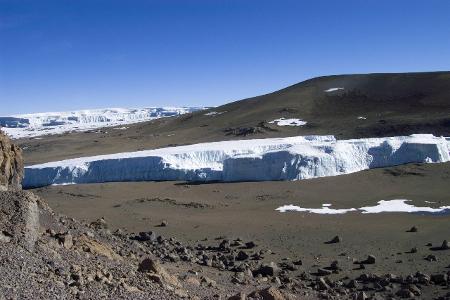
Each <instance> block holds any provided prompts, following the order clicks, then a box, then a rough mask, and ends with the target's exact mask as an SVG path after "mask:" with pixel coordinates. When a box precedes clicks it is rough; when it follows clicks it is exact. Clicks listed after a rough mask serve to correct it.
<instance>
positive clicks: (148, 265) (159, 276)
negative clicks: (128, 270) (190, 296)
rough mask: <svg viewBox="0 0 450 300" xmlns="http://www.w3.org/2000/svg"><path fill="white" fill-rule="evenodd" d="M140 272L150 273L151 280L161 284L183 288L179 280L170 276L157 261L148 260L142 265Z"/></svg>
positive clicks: (140, 265)
mask: <svg viewBox="0 0 450 300" xmlns="http://www.w3.org/2000/svg"><path fill="white" fill-rule="evenodd" d="M138 271H140V272H143V273H150V274H149V278H150V279H152V280H153V281H156V282H158V283H160V284H164V283H166V284H169V285H171V286H174V287H181V283H180V282H179V281H178V279H177V278H176V277H175V276H173V275H170V274H169V273H168V272H167V271H166V269H165V268H164V267H163V266H162V265H161V264H160V263H159V262H158V261H157V260H155V259H151V258H146V259H144V260H143V261H142V262H141V263H140V264H139V268H138Z"/></svg>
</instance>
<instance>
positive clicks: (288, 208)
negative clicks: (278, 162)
mask: <svg viewBox="0 0 450 300" xmlns="http://www.w3.org/2000/svg"><path fill="white" fill-rule="evenodd" d="M410 201H411V200H406V199H394V200H381V201H378V204H377V205H375V206H365V207H360V208H357V209H356V208H344V209H332V208H330V206H331V205H330V204H322V208H303V207H300V206H296V205H292V204H290V205H284V206H281V207H278V208H277V209H275V210H277V211H279V212H309V213H314V214H345V213H347V212H351V211H359V212H361V213H363V214H379V213H384V212H406V213H420V212H423V213H443V212H446V211H449V210H450V206H441V207H438V208H432V207H418V206H414V205H412V204H408V203H406V202H410ZM425 202H427V201H425ZM430 203H432V202H430Z"/></svg>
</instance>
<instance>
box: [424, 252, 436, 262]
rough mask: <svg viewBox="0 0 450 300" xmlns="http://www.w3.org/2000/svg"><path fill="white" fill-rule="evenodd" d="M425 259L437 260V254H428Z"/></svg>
mask: <svg viewBox="0 0 450 300" xmlns="http://www.w3.org/2000/svg"><path fill="white" fill-rule="evenodd" d="M425 260H428V261H430V262H431V261H437V257H436V255H434V254H429V255H427V256H426V257H425Z"/></svg>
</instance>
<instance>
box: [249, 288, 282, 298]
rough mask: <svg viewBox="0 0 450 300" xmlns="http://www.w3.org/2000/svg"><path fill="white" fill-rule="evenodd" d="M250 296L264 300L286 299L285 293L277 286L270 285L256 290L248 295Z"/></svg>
mask: <svg viewBox="0 0 450 300" xmlns="http://www.w3.org/2000/svg"><path fill="white" fill-rule="evenodd" d="M248 297H249V298H256V299H262V300H285V299H286V298H285V297H284V296H283V294H282V293H281V292H280V291H279V290H278V289H276V288H274V287H270V288H266V289H264V290H260V291H254V292H252V293H250V294H249V295H248Z"/></svg>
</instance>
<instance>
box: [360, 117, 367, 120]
mask: <svg viewBox="0 0 450 300" xmlns="http://www.w3.org/2000/svg"><path fill="white" fill-rule="evenodd" d="M358 120H367V118H366V117H363V116H359V117H358Z"/></svg>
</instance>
